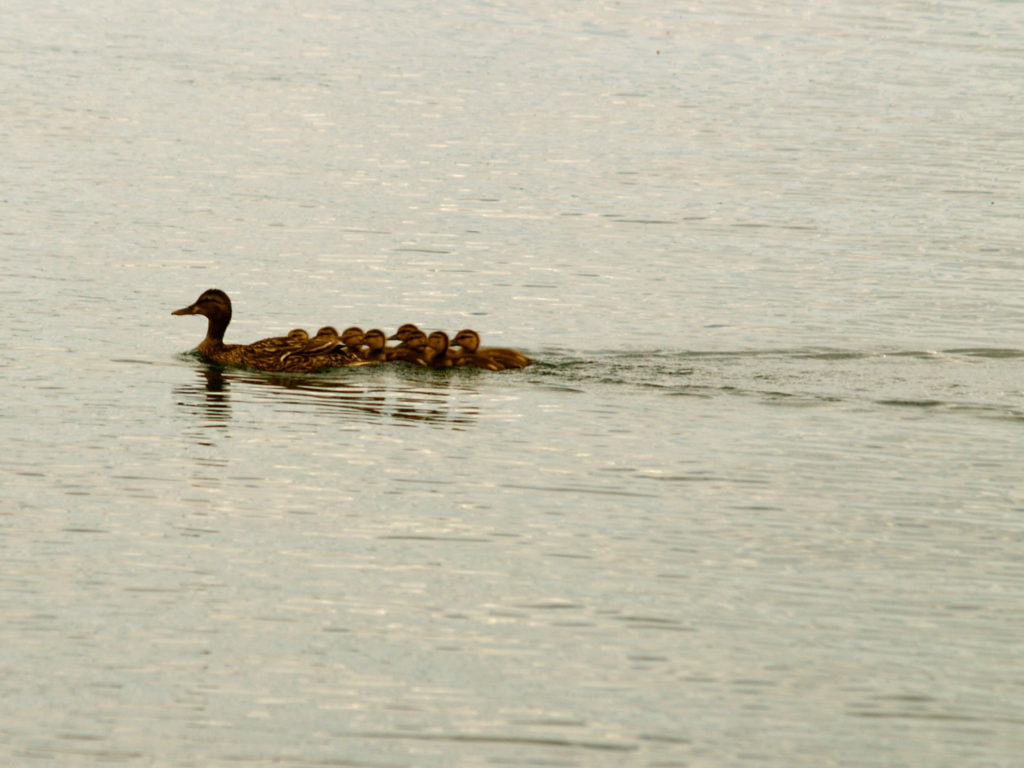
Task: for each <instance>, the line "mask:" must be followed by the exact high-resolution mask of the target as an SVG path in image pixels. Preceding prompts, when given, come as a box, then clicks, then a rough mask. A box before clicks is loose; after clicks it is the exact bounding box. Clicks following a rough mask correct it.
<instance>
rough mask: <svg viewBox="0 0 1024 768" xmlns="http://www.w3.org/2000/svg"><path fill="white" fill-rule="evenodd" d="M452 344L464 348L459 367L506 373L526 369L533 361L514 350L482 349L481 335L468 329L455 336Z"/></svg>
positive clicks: (499, 348)
mask: <svg viewBox="0 0 1024 768" xmlns="http://www.w3.org/2000/svg"><path fill="white" fill-rule="evenodd" d="M452 344H454V345H455V346H458V347H462V354H461V355H459V357H458V358H457V360H456V364H457V365H472V366H475V367H477V368H486V369H487V370H489V371H504V370H506V369H508V368H525V367H526V366H528V365H529V364H530V363H531V362H533V361H532V360H530V358H528V357H527V356H526V355H524V354H521V353H519V352H516V351H515V350H514V349H505V348H503V347H484V348H483V349H481V348H480V334H478V333H477V332H476V331H471V330H469V329H468V328H467V329H465V330H462V331H459V332H458V333H457V334H455V338H454V339H453V340H452Z"/></svg>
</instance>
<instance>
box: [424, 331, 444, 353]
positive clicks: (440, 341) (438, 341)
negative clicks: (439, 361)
mask: <svg viewBox="0 0 1024 768" xmlns="http://www.w3.org/2000/svg"><path fill="white" fill-rule="evenodd" d="M427 346H428V347H430V348H431V349H432V350H434V352H436V353H437V354H439V355H443V354H444V353H445V352H447V351H448V334H447V333H445V332H444V331H434V332H433V333H432V334H430V335H429V336H427Z"/></svg>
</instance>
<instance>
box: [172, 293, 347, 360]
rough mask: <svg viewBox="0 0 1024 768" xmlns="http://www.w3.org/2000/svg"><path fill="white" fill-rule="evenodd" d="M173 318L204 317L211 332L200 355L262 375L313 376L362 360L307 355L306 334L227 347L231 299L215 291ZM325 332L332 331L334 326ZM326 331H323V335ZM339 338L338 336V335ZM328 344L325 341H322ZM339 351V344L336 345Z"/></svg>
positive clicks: (327, 353)
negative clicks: (271, 373)
mask: <svg viewBox="0 0 1024 768" xmlns="http://www.w3.org/2000/svg"><path fill="white" fill-rule="evenodd" d="M171 314H172V315H203V316H204V317H206V319H207V321H208V323H207V329H206V338H204V339H203V340H202V341H201V342H200V343H199V347H198V348H197V350H198V352H199V354H200V355H202V356H203V357H204V358H206V359H207V360H209V361H210V362H212V363H218V364H220V365H244V366H248V367H249V368H257V369H259V370H261V371H275V372H294V373H311V372H313V371H319V370H321V369H323V368H335V367H338V366H342V365H351V364H352V363H354V362H358V360H357V359H356V358H355V357H354V356H352V355H350V354H348V353H346V352H345V351H344V350H340V351H338V350H334V351H331V350H319V351H315V352H304V351H302V348H303V347H305V346H306V345H308V344H310V342H312V341H314V340H315V339H316V337H314V339H308V338H303V337H304V336H307V334H306V332H305V331H302V332H301V333H296V331H300V330H301V329H298V328H296V329H295V331H293V332H292V333H293V334H295V335H292V334H289V335H288V336H275V337H272V338H268V339H261V340H259V341H255V342H253V343H252V344H225V343H224V332H225V331H226V330H227V328H228V324H229V323H230V322H231V299H229V298H228V295H227V294H226V293H224V291H221V290H218V289H217V288H211V289H210V290H208V291H203V293H201V294H200V296H199V298H198V299H196V300H195V301H194V302H193V303H192V304H190V305H188V306H187V307H182V308H181V309H176V310H175V311H174V312H172V313H171ZM325 328H327V329H329V328H330V326H326V327H325ZM323 330H324V329H321V331H323ZM335 336H337V332H335ZM321 341H322V342H323V343H324V344H326V341H325V340H321ZM335 347H337V342H336V343H335Z"/></svg>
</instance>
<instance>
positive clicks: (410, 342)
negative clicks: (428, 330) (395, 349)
mask: <svg viewBox="0 0 1024 768" xmlns="http://www.w3.org/2000/svg"><path fill="white" fill-rule="evenodd" d="M405 345H406V346H407V347H409V348H411V349H414V350H420V349H426V348H427V334H425V333H424V332H423V331H421V330H418V329H417V330H415V331H412V332H411V333H410V334H409V335H408V336H407V337H406V339H405Z"/></svg>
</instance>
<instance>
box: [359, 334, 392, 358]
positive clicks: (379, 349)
mask: <svg viewBox="0 0 1024 768" xmlns="http://www.w3.org/2000/svg"><path fill="white" fill-rule="evenodd" d="M363 344H364V345H365V346H366V351H365V352H362V353H361V357H362V358H363V360H366V361H367V362H369V363H383V362H386V361H387V360H388V353H389V352H391V351H393V350H392V349H391V348H389V347H388V345H387V336H385V335H384V331H382V330H381V329H380V328H371V329H370V330H368V331H367V332H366V333H364V334H363Z"/></svg>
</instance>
